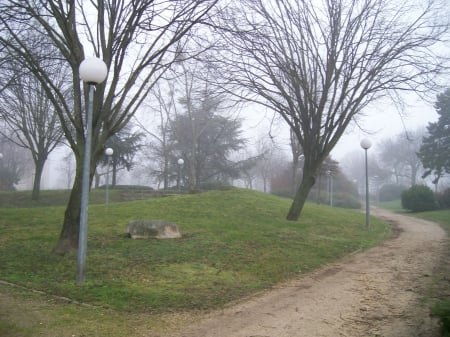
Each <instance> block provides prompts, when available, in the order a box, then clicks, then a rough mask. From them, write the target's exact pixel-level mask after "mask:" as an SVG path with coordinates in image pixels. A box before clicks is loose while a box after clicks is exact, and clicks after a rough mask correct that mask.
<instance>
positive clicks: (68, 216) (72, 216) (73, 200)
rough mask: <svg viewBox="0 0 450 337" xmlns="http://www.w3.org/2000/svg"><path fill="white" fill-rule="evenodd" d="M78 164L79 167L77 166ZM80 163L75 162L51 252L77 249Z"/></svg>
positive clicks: (80, 183)
mask: <svg viewBox="0 0 450 337" xmlns="http://www.w3.org/2000/svg"><path fill="white" fill-rule="evenodd" d="M79 166H80V167H79ZM82 177H83V174H82V163H80V164H78V163H77V171H76V175H75V180H74V182H73V186H72V191H71V193H70V197H69V202H68V203H67V207H66V211H65V213H64V222H63V226H62V230H61V234H60V235H59V240H58V242H57V243H56V246H55V248H54V249H53V252H54V253H56V254H59V255H64V254H67V253H70V252H74V251H76V250H77V249H78V234H79V228H80V210H81V185H82Z"/></svg>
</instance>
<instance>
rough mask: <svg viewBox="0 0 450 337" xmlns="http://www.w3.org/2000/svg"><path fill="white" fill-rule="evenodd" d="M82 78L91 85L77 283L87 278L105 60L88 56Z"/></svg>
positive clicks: (81, 68) (82, 65)
mask: <svg viewBox="0 0 450 337" xmlns="http://www.w3.org/2000/svg"><path fill="white" fill-rule="evenodd" d="M79 71H80V78H81V79H82V80H83V81H84V82H86V83H87V84H88V86H89V91H88V106H87V115H86V131H85V147H84V158H83V177H82V183H81V210H80V230H79V235H78V236H79V239H78V258H77V283H78V284H83V283H84V281H85V279H86V251H87V226H88V222H87V221H88V204H89V182H90V166H91V146H92V145H91V143H92V115H93V105H94V104H93V103H94V99H93V97H94V87H95V85H96V84H99V83H102V82H103V81H104V80H105V79H106V75H107V74H108V68H107V67H106V64H105V62H103V61H102V60H101V59H99V58H95V57H93V58H88V59H85V60H84V61H83V62H81V64H80V68H79Z"/></svg>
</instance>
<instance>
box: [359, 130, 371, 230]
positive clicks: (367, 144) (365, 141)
mask: <svg viewBox="0 0 450 337" xmlns="http://www.w3.org/2000/svg"><path fill="white" fill-rule="evenodd" d="M371 146H372V143H371V141H370V140H369V139H367V138H364V139H363V140H361V147H362V148H363V149H364V152H365V159H366V160H365V163H366V165H365V166H366V227H367V228H369V227H370V219H369V217H370V210H369V168H368V163H367V150H368V149H369V148H370V147H371Z"/></svg>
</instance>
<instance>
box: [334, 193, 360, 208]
mask: <svg viewBox="0 0 450 337" xmlns="http://www.w3.org/2000/svg"><path fill="white" fill-rule="evenodd" d="M333 204H334V206H336V207H341V208H352V209H360V208H361V203H360V202H359V200H358V199H357V198H355V197H354V196H353V195H351V194H348V193H337V195H336V196H335V198H334V200H333Z"/></svg>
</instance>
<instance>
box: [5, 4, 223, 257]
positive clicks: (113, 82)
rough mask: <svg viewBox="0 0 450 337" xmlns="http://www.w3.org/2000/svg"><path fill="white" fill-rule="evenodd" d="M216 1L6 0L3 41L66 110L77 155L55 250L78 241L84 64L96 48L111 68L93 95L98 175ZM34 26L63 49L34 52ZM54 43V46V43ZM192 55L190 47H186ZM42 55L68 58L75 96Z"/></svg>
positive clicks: (62, 115) (61, 111) (64, 122)
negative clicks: (114, 140) (116, 138)
mask: <svg viewBox="0 0 450 337" xmlns="http://www.w3.org/2000/svg"><path fill="white" fill-rule="evenodd" d="M216 2H217V0H198V1H184V0H169V1H167V0H141V1H124V0H93V1H88V2H84V1H83V2H82V1H60V0H45V1H44V0H9V1H2V2H1V4H0V30H1V31H2V35H1V36H0V46H3V47H6V48H7V49H8V52H10V53H11V54H13V55H15V56H16V58H17V59H18V60H20V61H21V62H22V64H23V66H24V67H26V68H27V69H29V70H30V71H32V72H33V74H34V75H35V76H36V77H37V78H38V79H39V80H40V82H41V85H42V87H43V89H44V90H45V91H46V93H47V95H48V97H50V98H51V100H52V104H53V106H54V108H55V110H56V112H57V114H58V115H59V119H60V121H61V127H62V130H63V131H64V134H65V137H66V139H67V142H68V143H69V145H70V147H71V148H72V150H73V152H74V155H75V159H76V175H75V181H74V184H73V188H72V192H71V196H70V198H69V202H68V205H67V208H66V212H65V216H64V223H63V226H62V230H61V234H60V238H59V241H58V243H57V245H56V247H55V250H54V251H55V252H56V253H60V254H64V253H67V252H70V251H72V250H75V249H77V247H78V232H79V222H80V196H81V180H82V163H83V157H84V145H85V122H84V117H83V111H84V108H83V107H84V106H85V105H86V104H87V101H86V100H87V90H88V88H87V86H86V85H85V86H84V88H83V87H82V83H81V81H80V75H79V65H80V63H81V62H82V61H83V59H85V58H86V56H90V55H96V56H98V57H101V58H102V59H103V60H104V62H105V63H106V65H107V67H108V69H109V73H108V78H107V80H106V81H105V82H103V83H102V84H99V85H97V86H96V90H95V94H94V98H93V107H94V108H93V130H92V139H93V142H92V158H91V165H90V173H91V174H90V176H91V179H92V177H93V175H94V172H95V166H96V163H97V161H98V158H99V156H100V155H101V153H102V152H103V147H104V144H105V141H106V140H107V139H108V138H109V137H110V136H111V135H113V134H115V133H117V132H118V131H119V130H121V129H122V128H123V127H124V126H125V125H126V124H127V123H128V121H129V120H130V119H131V118H132V116H133V114H134V113H135V112H136V110H137V109H138V107H139V105H140V104H141V102H142V100H143V99H144V97H145V96H146V94H147V93H148V91H149V90H150V89H151V87H152V86H153V85H154V83H155V82H156V81H157V80H158V78H159V77H160V76H161V75H162V74H163V73H164V71H165V70H166V69H167V68H168V67H170V65H171V63H172V62H173V61H174V60H178V59H179V58H180V55H181V53H180V52H181V51H182V50H183V49H184V46H185V40H186V38H187V36H188V34H189V32H190V30H191V29H192V27H194V26H195V25H197V24H199V23H200V22H201V21H202V20H203V19H205V18H206V16H207V15H208V13H209V12H210V11H211V9H212V8H213V6H215V4H216ZM27 30H35V31H36V32H38V33H39V34H41V35H42V36H48V37H49V39H50V42H49V43H51V44H52V45H54V46H56V48H57V50H58V53H54V52H51V53H50V52H49V53H48V55H40V57H39V58H37V57H35V54H34V53H33V50H34V49H35V48H37V47H38V46H41V47H43V48H45V45H44V46H42V43H40V41H34V42H30V41H28V40H26V39H25V36H26V31H27ZM48 50H52V51H53V48H49V49H48ZM183 55H185V54H183ZM43 57H46V58H49V59H55V58H57V59H62V60H64V61H65V62H66V63H67V65H68V66H69V67H70V69H71V80H72V82H73V97H72V102H69V101H68V100H67V99H66V97H64V95H63V93H61V91H60V90H59V89H58V87H57V86H56V85H55V83H54V82H53V81H52V78H51V77H50V76H49V74H48V72H47V71H46V69H45V68H43V67H42V66H41V62H40V61H41V59H42V58H43Z"/></svg>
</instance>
